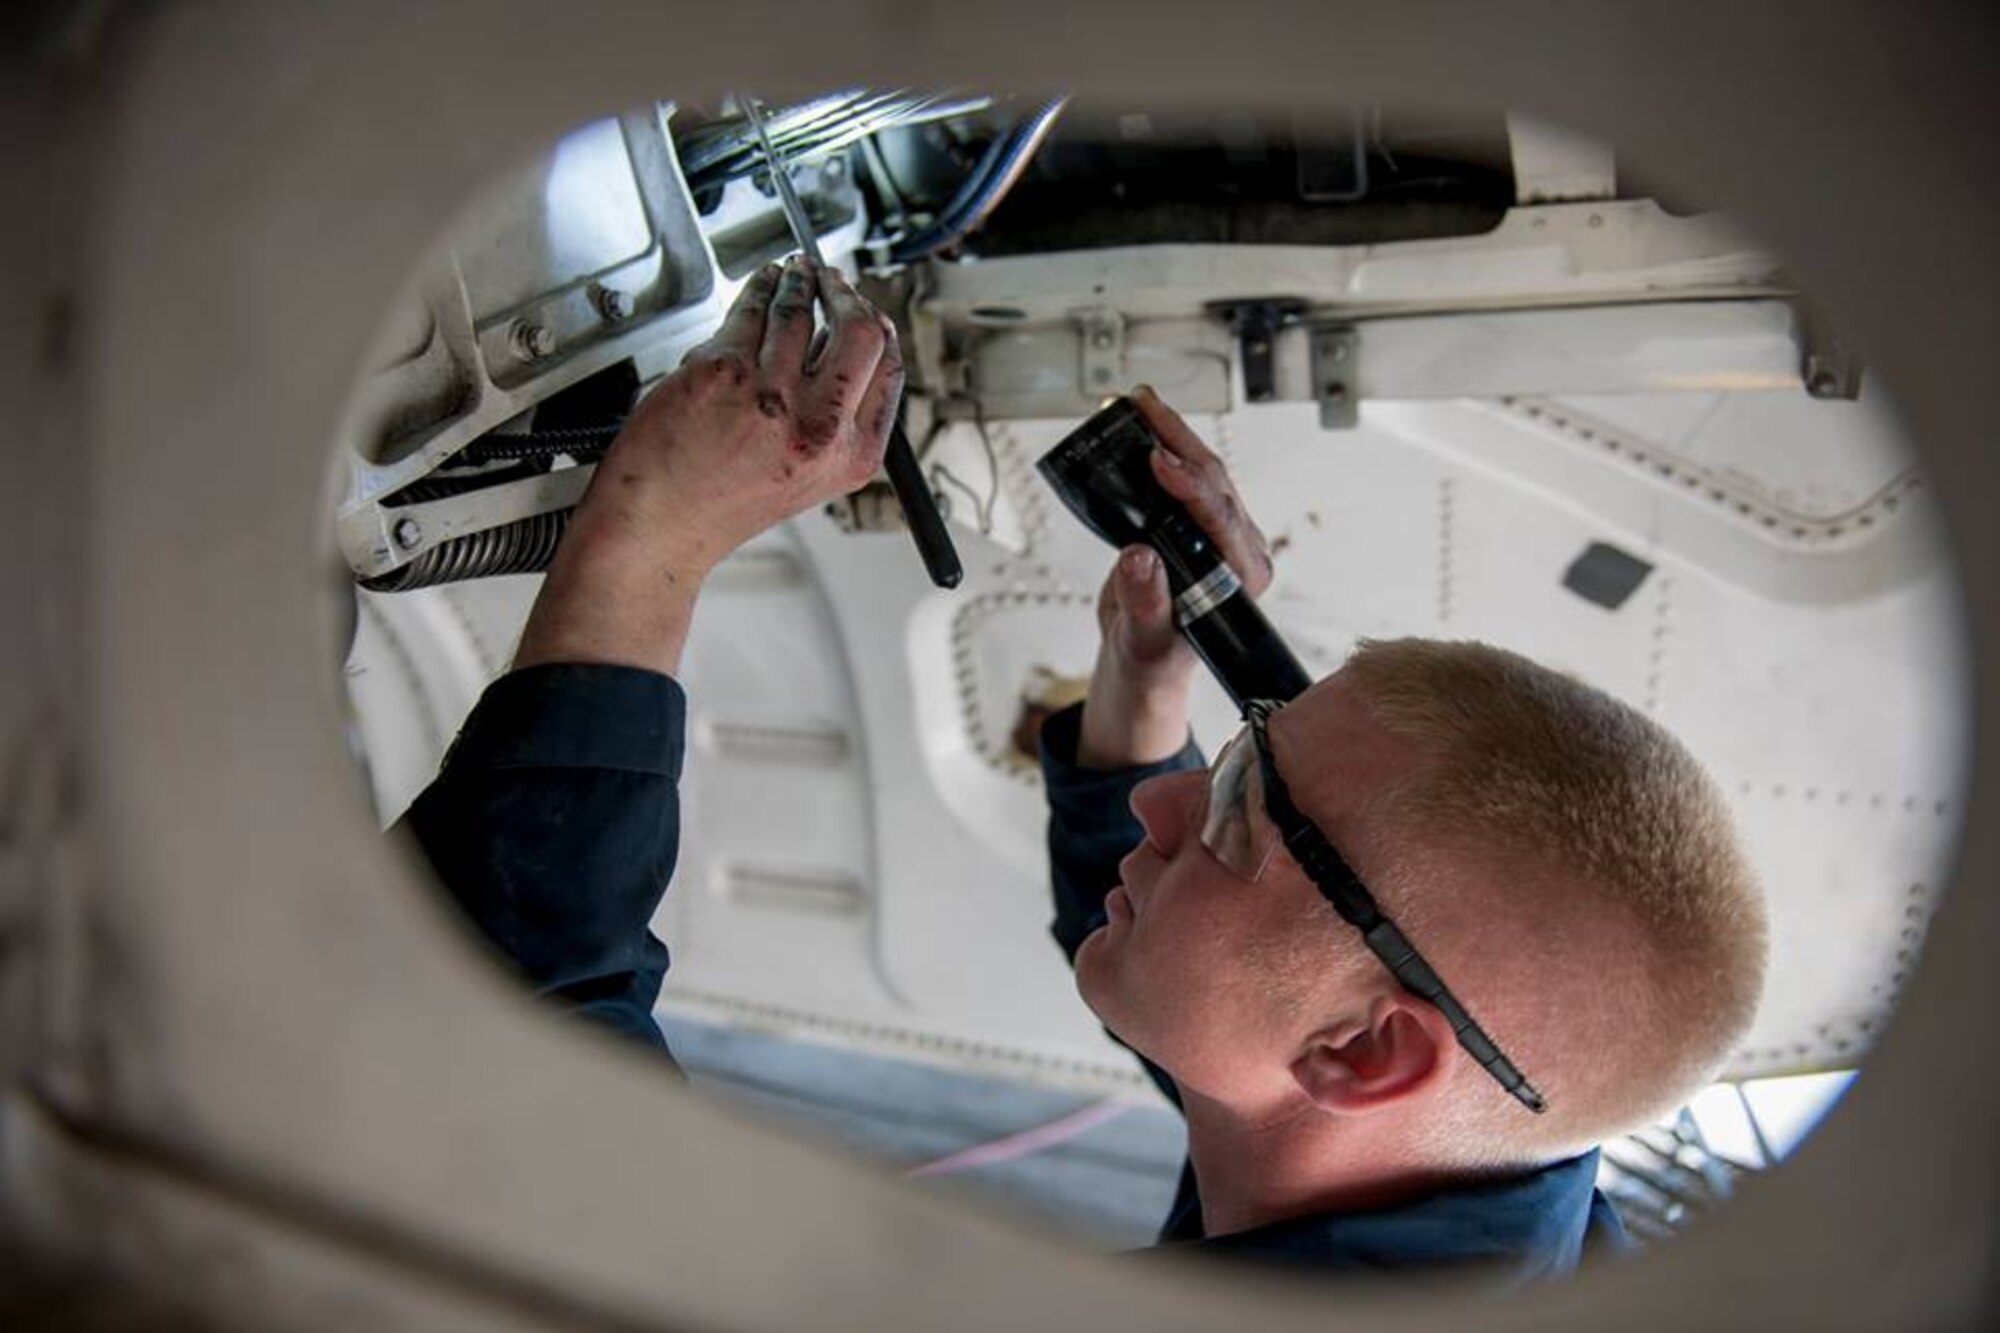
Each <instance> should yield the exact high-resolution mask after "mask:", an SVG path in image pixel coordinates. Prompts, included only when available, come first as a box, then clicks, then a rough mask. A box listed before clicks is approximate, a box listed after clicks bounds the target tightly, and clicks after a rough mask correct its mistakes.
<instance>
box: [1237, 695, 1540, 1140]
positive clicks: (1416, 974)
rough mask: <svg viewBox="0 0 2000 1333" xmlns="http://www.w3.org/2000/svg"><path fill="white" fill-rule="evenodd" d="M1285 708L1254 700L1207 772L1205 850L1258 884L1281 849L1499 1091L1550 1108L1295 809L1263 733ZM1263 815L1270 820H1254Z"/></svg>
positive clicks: (1536, 1109)
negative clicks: (1439, 1018) (1440, 1019)
mask: <svg viewBox="0 0 2000 1333" xmlns="http://www.w3.org/2000/svg"><path fill="white" fill-rule="evenodd" d="M1281 707H1283V705H1282V704H1277V703H1272V702H1271V701H1269V700H1265V699H1252V700H1250V701H1249V702H1248V703H1246V704H1245V705H1244V707H1243V717H1244V726H1243V729H1242V730H1241V731H1239V732H1237V733H1236V735H1235V736H1234V737H1232V738H1231V739H1230V741H1229V743H1228V744H1227V745H1225V746H1223V747H1222V750H1221V752H1220V753H1218V754H1217V755H1216V757H1215V762H1214V763H1213V764H1211V765H1210V766H1209V770H1208V803H1207V805H1206V806H1205V807H1204V808H1203V810H1202V817H1201V845H1202V846H1203V847H1205V848H1207V849H1208V852H1209V854H1210V855H1211V856H1213V857H1215V859H1216V860H1218V861H1220V862H1221V863H1222V864H1223V865H1225V866H1227V867H1228V868H1229V869H1230V870H1231V871H1233V872H1234V873H1236V874H1238V875H1240V876H1242V877H1243V878H1244V879H1246V880H1249V881H1251V882H1252V883H1254V882H1256V881H1257V880H1258V879H1260V878H1262V876H1263V874H1264V871H1265V870H1266V868H1268V867H1269V866H1270V864H1271V861H1272V859H1273V857H1274V856H1275V855H1276V854H1277V851H1278V848H1279V847H1280V846H1283V847H1284V849H1285V850H1286V851H1287V852H1288V853H1289V854H1290V855H1291V857H1292V859H1293V860H1295V861H1297V862H1298V864H1299V867H1300V868H1301V869H1302V870H1304V871H1305V872H1306V876H1307V877H1308V878H1309V879H1311V880H1312V882H1313V884H1314V885H1315V886H1316V887H1317V888H1318V889H1319V891H1320V895H1321V896H1322V897H1324V898H1325V899H1326V900H1327V901H1328V902H1329V903H1331V904H1333V910H1334V911H1336V912H1338V913H1339V914H1340V918H1341V920H1343V921H1345V922H1347V923H1348V924H1349V925H1351V926H1353V927H1354V928H1355V929H1356V930H1358V931H1360V932H1361V938H1362V940H1363V942H1364V943H1366V944H1367V946H1368V948H1369V951H1370V952H1372V953H1373V954H1374V955H1375V956H1376V957H1377V958H1379V959H1381V960H1382V964H1383V966H1385V967H1387V968H1388V969H1389V971H1390V973H1391V974H1392V975H1393V976H1394V977H1395V978H1396V980H1397V981H1398V982H1400V983H1402V985H1403V987H1404V989H1406V990H1408V991H1409V992H1410V993H1412V994H1413V995H1416V996H1418V997H1419V998H1421V999H1423V1000H1425V1001H1427V1002H1428V1003H1430V1004H1431V1005H1432V1006H1434V1007H1435V1008H1436V1009H1437V1010H1438V1011H1439V1012H1440V1013H1442V1014H1443V1015H1444V1016H1445V1017H1446V1019H1448V1020H1449V1021H1450V1023H1451V1029H1452V1031H1453V1033H1455V1034H1456V1035H1457V1037H1458V1044H1459V1045H1460V1046H1462V1047H1463V1048H1464V1049H1465V1053H1466V1054H1467V1055H1470V1056H1471V1057H1472V1058H1473V1059H1474V1060H1475V1061H1477V1062H1478V1063H1479V1066H1480V1067H1481V1068H1482V1069H1484V1070H1485V1071H1486V1072H1487V1073H1488V1074H1490V1075H1492V1076H1493V1078H1494V1079H1495V1081H1497V1082H1498V1083H1499V1084H1500V1086H1501V1087H1502V1088H1505V1089H1506V1090H1507V1091H1508V1092H1509V1093H1511V1094H1513V1096H1514V1097H1515V1098H1516V1099H1517V1100H1518V1101H1519V1102H1520V1103H1521V1104H1522V1105H1523V1106H1526V1107H1527V1108H1528V1109H1529V1110H1530V1111H1534V1112H1537V1113H1540V1112H1543V1111H1546V1110H1548V1102H1547V1101H1546V1100H1545V1099H1544V1098H1543V1097H1542V1094H1541V1093H1540V1092H1538V1091H1536V1089H1535V1086H1534V1085H1533V1084H1532V1083H1530V1082H1528V1080H1527V1077H1526V1076H1525V1075H1524V1074H1522V1073H1521V1071H1520V1070H1519V1069H1517V1068H1515V1066H1514V1063H1513V1061H1511V1060H1509V1059H1508V1058H1507V1057H1506V1056H1505V1055H1503V1054H1502V1053H1501V1051H1500V1048H1499V1046H1497V1045H1496V1044H1495V1043H1494V1041H1493V1039H1492V1038H1491V1037H1489V1036H1487V1035H1486V1032H1485V1030H1484V1029H1483V1028H1481V1027H1480V1026H1479V1024H1478V1023H1476V1022H1474V1021H1473V1018H1472V1015H1471V1014H1469V1013H1467V1012H1466V1009H1465V1006H1464V1005H1462V1004H1460V1003H1459V1002H1458V997H1457V996H1455V995H1453V994H1452V992H1451V990H1450V988H1449V987H1447V986H1446V985H1445V984H1444V982H1443V981H1442V980H1440V979H1439V977H1438V974H1437V971H1436V969H1434V968H1432V967H1431V965H1430V964H1429V963H1428V962H1426V961H1424V957H1423V955H1422V954H1420V953H1418V952H1417V950H1416V948H1415V946H1413V945H1412V944H1411V943H1410V942H1409V940H1408V939H1407V938H1405V937H1404V935H1403V932H1402V931H1401V930H1399V929H1398V928H1397V927H1396V924H1395V922H1393V921H1391V920H1390V919H1389V918H1388V917H1387V916H1386V915H1384V914H1383V912H1382V909H1381V908H1380V907H1378V906H1377V905H1376V902H1375V895H1373V894H1372V893H1370V892H1369V891H1368V888H1367V886H1366V885H1364V884H1362V882H1361V879H1360V877H1359V876H1357V875H1356V874H1355V873H1354V871H1353V869H1352V868H1351V867H1350V866H1349V865H1348V864H1347V862H1346V860H1345V859H1343V858H1342V856H1341V855H1340V853H1339V852H1338V851H1336V850H1335V849H1334V846H1333V844H1332V843H1331V842H1328V841H1327V839H1326V836H1325V835H1324V834H1322V833H1321V832H1320V831H1319V829H1318V828H1317V827H1316V826H1315V825H1314V824H1313V822H1312V821H1311V820H1310V819H1307V818H1306V817H1305V816H1304V815H1303V814H1301V813H1300V812H1299V809H1298V807H1297V806H1295V805H1293V804H1292V798H1291V793H1290V792H1289V791H1287V790H1286V787H1285V780H1284V778H1283V777H1282V776H1280V775H1279V773H1278V766H1277V764H1276V762H1275V761H1274V760H1273V759H1272V758H1271V746H1270V742H1269V740H1268V739H1267V737H1266V734H1265V728H1266V726H1267V725H1268V724H1269V722H1270V719H1271V715H1272V714H1273V713H1276V712H1277V711H1278V709H1279V708H1281ZM1259 809H1261V810H1263V811H1264V813H1265V814H1266V815H1267V816H1268V818H1267V819H1265V820H1259V819H1257V818H1256V814H1255V812H1256V811H1257V810H1259Z"/></svg>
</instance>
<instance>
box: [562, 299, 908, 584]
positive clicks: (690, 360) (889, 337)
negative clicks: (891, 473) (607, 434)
mask: <svg viewBox="0 0 2000 1333" xmlns="http://www.w3.org/2000/svg"><path fill="white" fill-rule="evenodd" d="M815 289H817V291H818V292H819V294H820V296H821V298H822V299H823V301H824V303H825V306H826V310H827V326H826V329H825V331H824V335H823V337H822V338H821V339H818V340H816V339H815V338H814V337H813V294H814V291H815ZM902 390H903V363H902V357H901V355H900V353H899V352H898V350H897V346H896V331H895V326H894V325H893V324H892V323H891V322H890V321H889V319H888V317H887V316H885V315H882V314H881V313H879V312H878V311H877V310H876V309H875V308H874V307H873V306H871V305H869V304H868V302H867V301H865V300H863V299H862V297H861V296H860V295H859V294H858V293H857V292H855V290H854V289H853V287H851V286H849V285H848V282H847V280H846V278H844V277H843V276H842V275H841V274H840V273H839V271H838V270H835V269H831V268H826V269H819V268H816V267H815V266H813V265H812V264H811V263H810V261H807V260H803V259H794V260H792V261H791V262H790V263H788V264H786V265H784V266H783V267H782V268H781V267H779V266H778V265H775V264H773V265H767V266H766V267H765V268H763V269H761V270H759V271H758V272H757V273H755V274H753V275H752V276H751V278H750V280H749V281H748V282H746V283H745V284H744V285H743V290H742V292H741V293H740V294H739V295H738V296H737V298H736V303H735V304H734V305H733V306H732V307H730V310H729V313H728V314H727V315H726V316H724V318H723V321H722V326H721V328H720V329H719V330H717V332H716V334H715V336H714V337H713V338H711V339H709V340H708V341H707V342H706V343H703V344H702V345H701V346H699V347H697V348H695V349H694V350H693V351H691V352H689V353H688V355H687V357H686V358H685V359H684V360H683V361H682V362H681V365H680V368H679V369H678V370H676V371H674V373H673V374H671V375H669V376H667V377H666V378H665V379H664V380H662V381H661V382H660V383H659V385H658V386H657V387H656V388H655V389H654V390H653V391H652V392H651V393H650V394H648V395H647V396H646V398H645V400H644V401H643V402H641V403H640V404H639V406H638V408H637V410H635V411H634V412H633V414H632V417H631V419H630V420H629V421H628V422H627V423H626V425H625V429H624V430H623V431H622V432H620V434H619V436H618V438H617V440H616V441H615V442H613V444H612V446H611V449H610V451H609V452H608V453H607V454H606V455H605V458H604V461H603V462H602V463H600V464H599V465H598V469H597V477H596V479H595V481H594V483H593V484H592V486H591V489H590V494H589V495H588V496H586V497H585V499H584V502H583V504H582V506H581V507H580V508H579V510H578V513H577V515H576V522H577V523H579V524H582V525H584V526H585V527H586V528H587V529H590V530H592V531H594V532H595V533H596V534H598V536H599V538H600V539H602V538H605V537H609V536H611V535H612V534H616V537H617V539H618V540H620V541H621V542H622V541H625V540H629V541H632V542H636V543H642V544H643V545H644V546H645V548H646V550H647V551H648V553H649V555H650V556H652V557H653V558H655V559H656V560H657V561H658V562H659V563H662V564H665V565H667V566H669V567H671V568H673V569H674V571H675V572H676V573H677V574H679V575H683V576H689V577H692V578H693V579H695V580H697V581H698V580H699V579H700V578H701V577H703V576H704V575H705V574H706V573H707V572H708V571H709V570H710V569H711V568H713V567H714V566H715V564H716V563H717V562H718V561H720V560H721V559H722V558H723V557H724V556H726V555H728V554H729V553H730V552H731V551H733V550H735V549H736V547H738V546H740V545H742V544H743V543H744V542H746V541H748V540H750V538H752V537H754V536H756V535H757V534H758V533H760V532H762V531H763V530H764V529H766V528H768V527H771V526H772V525H773V524H776V523H778V522H780V521H782V520H784V519H787V518H790V517H791V516H792V515H794V514H797V513H800V512H802V511H804V510H807V509H810V508H813V507H814V506H816V505H819V504H822V503H824V502H825V501H827V500H829V499H832V498H833V497H834V496H837V495H842V494H845V493H846V492H848V491H852V490H856V489H858V488H860V487H861V486H862V485H863V484H865V483H866V482H867V480H868V478H869V477H870V476H872V475H873V474H874V472H875V470H876V469H877V468H878V467H880V466H881V463H882V454H883V451H884V449H885V448H886V447H887V444H888V439H889V431H890V427H891V426H892V425H893V424H894V421H895V415H896V407H897V404H898V402H899V401H900V399H901V396H902Z"/></svg>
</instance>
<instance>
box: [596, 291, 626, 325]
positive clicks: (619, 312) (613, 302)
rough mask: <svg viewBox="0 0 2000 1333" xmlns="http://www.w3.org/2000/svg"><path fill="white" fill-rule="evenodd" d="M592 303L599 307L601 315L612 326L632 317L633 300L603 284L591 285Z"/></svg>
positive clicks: (598, 310) (598, 311)
mask: <svg viewBox="0 0 2000 1333" xmlns="http://www.w3.org/2000/svg"><path fill="white" fill-rule="evenodd" d="M590 303H591V304H592V305H593V306H595V307H597V313H598V314H599V315H602V316H603V317H604V318H605V320H607V321H608V322H610V323H612V324H616V323H619V322H620V321H622V320H626V319H630V318H631V316H632V298H631V297H629V296H627V295H626V294H625V293H624V292H621V291H619V290H618V289H617V288H616V287H606V286H605V285H604V284H602V283H597V282H593V283H592V284H591V285H590Z"/></svg>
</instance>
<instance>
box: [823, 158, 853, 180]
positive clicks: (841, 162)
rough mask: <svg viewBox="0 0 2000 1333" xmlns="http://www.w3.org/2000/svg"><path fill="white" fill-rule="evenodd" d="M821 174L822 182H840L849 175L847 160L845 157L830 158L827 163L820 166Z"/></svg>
mask: <svg viewBox="0 0 2000 1333" xmlns="http://www.w3.org/2000/svg"><path fill="white" fill-rule="evenodd" d="M819 174H820V179H821V180H825V181H837V180H839V179H840V178H841V177H843V176H845V175H846V174H847V159H846V158H843V157H829V158H828V159H827V160H826V161H825V162H823V163H821V164H820V169H819Z"/></svg>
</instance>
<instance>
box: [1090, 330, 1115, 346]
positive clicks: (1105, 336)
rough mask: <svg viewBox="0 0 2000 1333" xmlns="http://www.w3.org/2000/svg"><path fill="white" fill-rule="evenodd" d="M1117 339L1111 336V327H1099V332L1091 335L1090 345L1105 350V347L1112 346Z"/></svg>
mask: <svg viewBox="0 0 2000 1333" xmlns="http://www.w3.org/2000/svg"><path fill="white" fill-rule="evenodd" d="M1115 341H1116V339H1114V338H1113V337H1112V336H1111V330H1110V329H1099V330H1098V331H1097V332H1095V333H1093V334H1091V335H1090V345H1091V346H1092V347H1095V348H1097V349H1098V350H1099V351H1103V350H1104V349H1106V348H1108V347H1110V346H1111V344H1112V343H1113V342H1115Z"/></svg>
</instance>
